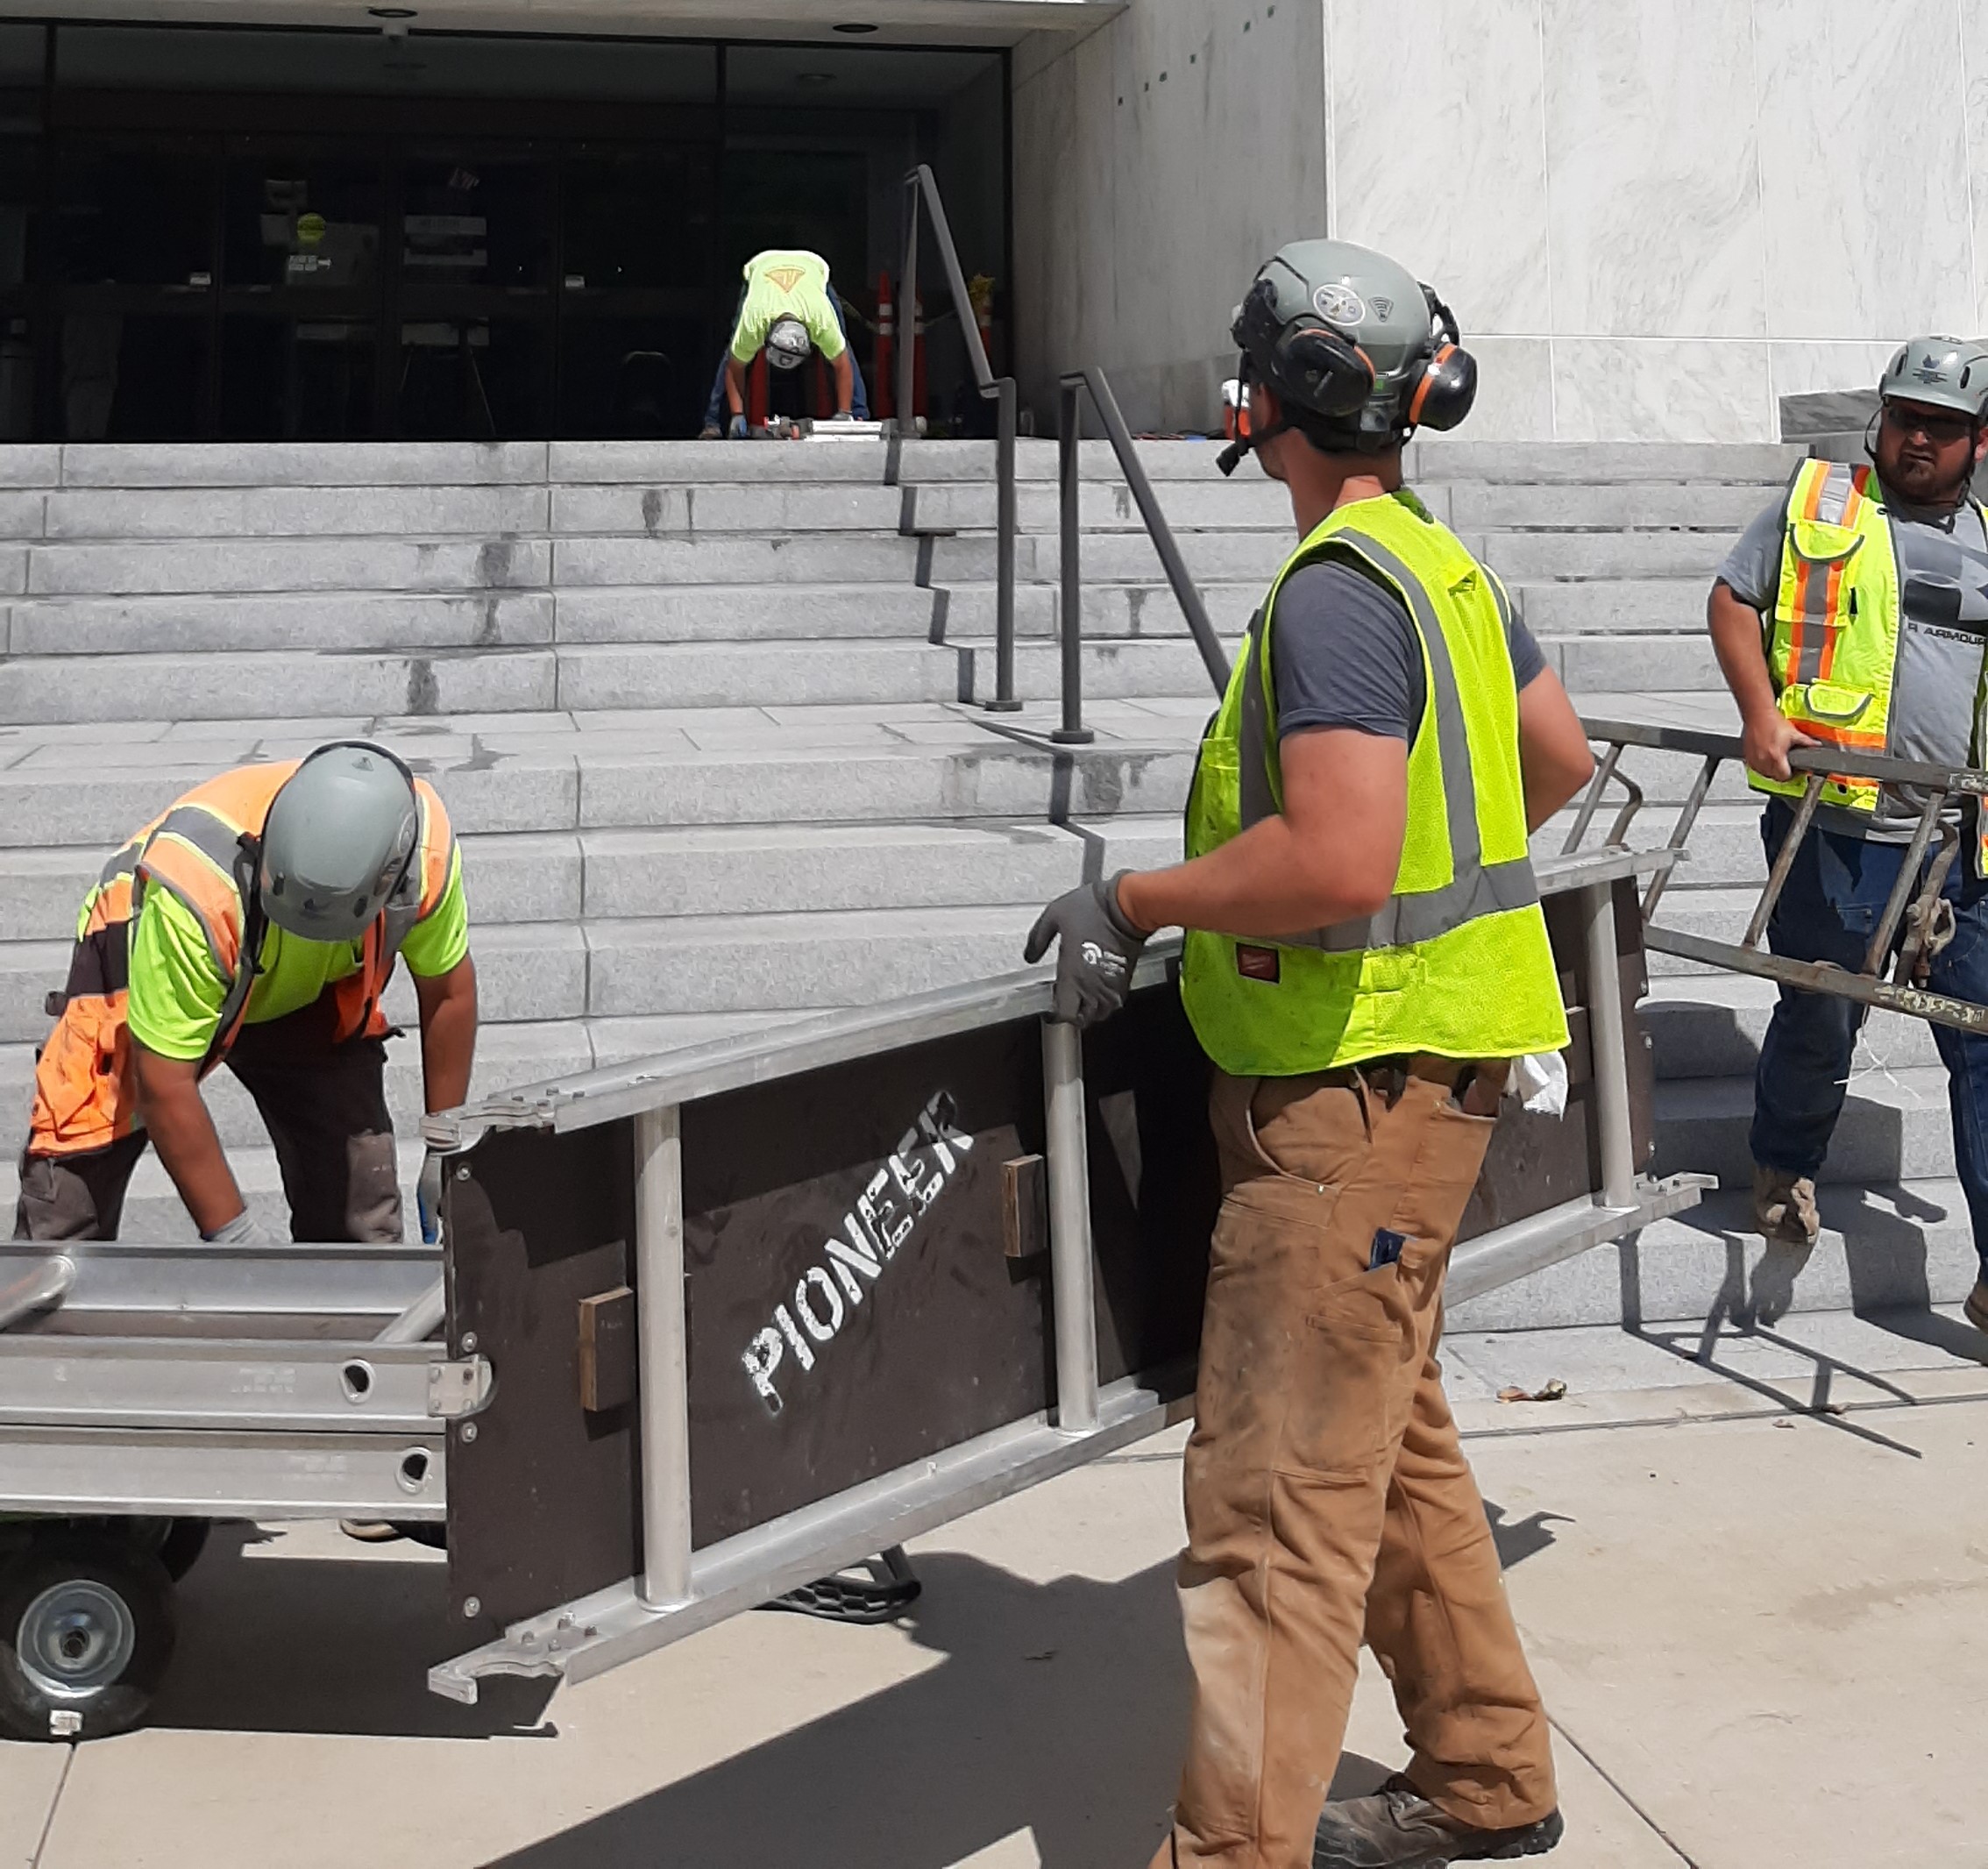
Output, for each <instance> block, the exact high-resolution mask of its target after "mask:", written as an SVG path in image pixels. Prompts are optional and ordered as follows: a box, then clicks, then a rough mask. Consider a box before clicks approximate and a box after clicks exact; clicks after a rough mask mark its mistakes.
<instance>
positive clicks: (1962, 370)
mask: <svg viewBox="0 0 1988 1869" xmlns="http://www.w3.org/2000/svg"><path fill="white" fill-rule="evenodd" d="M1878 399H1879V401H1881V402H1924V403H1926V404H1927V405H1928V407H1929V408H1933V409H1959V410H1960V411H1961V412H1962V413H1963V415H1967V416H1972V417H1973V418H1974V419H1975V420H1976V421H1977V422H1978V421H1980V420H1981V418H1982V415H1983V413H1984V410H1988V348H1984V347H1983V346H1982V345H1978V344H1976V343H1975V342H1974V341H1973V340H1972V339H1971V338H1913V339H1912V340H1911V342H1910V343H1908V344H1906V345H1905V346H1904V347H1903V348H1902V349H1901V350H1900V351H1899V353H1898V354H1897V355H1896V356H1895V357H1893V358H1892V360H1891V362H1890V363H1889V364H1887V365H1886V366H1885V373H1884V375H1883V376H1882V377H1880V378H1879V379H1878Z"/></svg>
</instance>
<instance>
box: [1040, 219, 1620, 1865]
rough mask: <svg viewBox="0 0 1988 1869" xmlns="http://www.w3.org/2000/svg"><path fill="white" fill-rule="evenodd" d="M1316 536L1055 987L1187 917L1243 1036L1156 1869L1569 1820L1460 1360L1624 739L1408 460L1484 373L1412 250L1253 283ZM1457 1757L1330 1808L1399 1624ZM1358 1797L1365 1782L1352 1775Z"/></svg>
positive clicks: (1322, 1857) (1404, 1670)
mask: <svg viewBox="0 0 1988 1869" xmlns="http://www.w3.org/2000/svg"><path fill="white" fill-rule="evenodd" d="M1233 335H1234V338H1235V341H1236V342H1237V343H1238V345H1240V347H1241V349H1242V352H1243V360H1242V374H1243V377H1244V380H1245V381H1246V385H1247V394H1248V399H1249V417H1250V420H1249V427H1248V430H1247V431H1246V436H1245V437H1244V438H1243V439H1242V440H1240V441H1239V442H1238V443H1237V444H1235V445H1234V446H1233V447H1232V450H1231V451H1230V454H1229V456H1227V457H1225V465H1232V461H1233V459H1234V458H1239V456H1240V455H1241V454H1242V453H1243V452H1245V451H1248V450H1252V449H1253V450H1254V451H1255V453H1256V455H1257V457H1258V458H1259V459H1260V461H1261V462H1262V463H1263V466H1264V469H1265V471H1266V472H1267V473H1268V474H1269V475H1270V476H1271V477H1272V478H1273V479H1274V480H1282V482H1283V483H1284V485H1285V486H1286V487H1287V488H1288V489H1289V494H1290V497H1291V508H1292V514H1293V517H1294V519H1295V521H1296V531H1297V540H1298V543H1297V544H1296V548H1295V550H1293V551H1292V552H1291V555H1290V557H1289V559H1288V560H1287V561H1286V563H1285V565H1284V567H1283V569H1282V571H1281V572H1279V573H1278V575H1277V578H1276V579H1275V581H1274V583H1273V584H1272V585H1271V587H1270V592H1269V595H1268V596H1267V599H1266V600H1265V602H1264V605H1263V608H1261V609H1260V611H1259V612H1258V613H1257V616H1256V619H1255V621H1254V622H1253V623H1252V625H1251V627H1250V630H1249V633H1248V635H1247V636H1246V639H1245V641H1244V643H1243V647H1242V650H1241V653H1240V655H1239V657H1238V658H1237V662H1236V666H1235V671H1234V673H1233V675H1232V678H1231V679H1230V683H1229V687H1228V692H1227V695H1226V698H1225V700H1224V701H1223V703H1222V707H1221V709H1220V711H1219V712H1218V714H1217V715H1216V716H1215V719H1214V721H1213V723H1212V724H1211V726H1210V728H1209V729H1208V731H1207V733H1206V735H1205V736H1204V737H1203V741H1202V743H1201V754H1200V759H1199V762H1198V764H1197V767H1196V773H1195V778H1194V783H1193V787H1192V789H1191V791H1190V792H1189V803H1188V816H1187V850H1188V860H1187V861H1186V862H1185V863H1182V864H1180V865H1178V866H1176V867H1175V868H1173V869H1170V870H1160V871H1148V872H1146V873H1144V874H1135V873H1132V872H1125V873H1123V874H1121V875H1119V876H1117V877H1115V878H1111V879H1110V880H1109V881H1105V882H1100V883H1096V884H1090V885H1085V886H1084V887H1083V888H1080V889H1076V890H1073V891H1071V892H1069V894H1068V895H1065V896H1062V897H1061V898H1059V899H1057V900H1056V901H1054V902H1053V903H1051V904H1050V905H1049V906H1048V908H1047V910H1045V912H1044V913H1043V915H1042V918H1041V920H1040V921H1039V922H1038V923H1037V924H1036V927H1035V929H1034V932H1033V934H1032V935H1031V936H1030V937H1029V942H1028V947H1027V950H1026V951H1027V955H1028V957H1029V958H1030V959H1031V960H1035V959H1040V956H1042V955H1043V954H1044V953H1045V952H1046V951H1047V948H1048V946H1049V943H1050V942H1051V941H1052V940H1054V941H1056V942H1058V952H1057V973H1056V986H1055V1001H1054V1005H1055V1011H1054V1016H1055V1017H1057V1018H1060V1019H1064V1020H1073V1021H1075V1022H1076V1023H1077V1024H1079V1025H1087V1024H1089V1023H1090V1022H1092V1021H1093V1020H1098V1019H1102V1018H1104V1017H1105V1016H1106V1015H1108V1014H1109V1013H1112V1012H1115V1011H1116V1010H1117V1009H1118V1006H1120V1005H1121V1004H1122V1003H1123V1001H1124V999H1125V993H1126V990H1127V987H1128V985H1129V983H1130V981H1131V979H1132V972H1133V970H1134V968H1135V966H1136V964H1137V963H1138V960H1139V956H1140V949H1141V947H1142V945H1143V944H1144V942H1146V940H1147V937H1148V936H1149V935H1152V934H1153V933H1154V930H1156V929H1159V928H1162V927H1176V926H1177V927H1184V928H1185V929H1187V930H1188V935H1187V945H1186V949H1185V954H1184V956H1183V959H1182V969H1181V994H1182V999H1183V1000H1184V1002H1185V1005H1186V1010H1187V1013H1188V1017H1189V1020H1190V1022H1191V1023H1192V1025H1193V1027H1194V1029H1195V1032H1196V1035H1197V1037H1198V1038H1199V1039H1200V1041H1201V1045H1202V1048H1203V1050H1204V1051H1206V1053H1207V1054H1208V1055H1209V1057H1210V1058H1211V1060H1212V1061H1213V1062H1214V1065H1215V1073H1214V1081H1213V1088H1212V1094H1211V1105H1210V1116H1211V1122H1212V1124H1213V1127H1214V1131H1215V1138H1216V1142H1217V1145H1218V1150H1219V1153H1220V1157H1221V1162H1222V1181H1223V1187H1224V1190H1225V1197H1224V1199H1223V1203H1222V1208H1221V1214H1220V1218H1219V1219H1218V1221H1217V1224H1216V1227H1215V1234H1214V1240H1213V1243H1212V1246H1211V1259H1210V1266H1209V1276H1208V1292H1207V1299H1206V1311H1205V1314H1204V1318H1203V1330H1202V1340H1201V1368H1200V1377H1199V1382H1198V1385H1197V1388H1196V1396H1195V1413H1196V1425H1195V1431H1194V1437H1193V1439H1191V1440H1190V1441H1189V1445H1188V1451H1187V1459H1186V1471H1185V1489H1186V1505H1187V1523H1188V1546H1187V1550H1186V1552H1185V1553H1183V1555H1182V1559H1181V1564H1180V1574H1179V1582H1180V1596H1181V1608H1182V1621H1183V1622H1184V1624H1185V1625H1186V1635H1187V1648H1188V1657H1189V1661H1190V1663H1191V1664H1192V1666H1193V1670H1194V1689H1195V1691H1194V1707H1193V1714H1192V1720H1191V1725H1190V1733H1189V1748H1188V1758H1187V1765H1186V1769H1185V1772H1184V1773H1183V1775H1182V1781H1181V1787H1180V1794H1179V1798H1178V1801H1177V1803H1176V1805H1175V1816H1174V1826H1173V1830H1172V1832H1171V1834H1170V1835H1169V1837H1168V1840H1167V1841H1166V1842H1165V1843H1164V1844H1161V1849H1160V1851H1159V1854H1158V1856H1157V1857H1156V1858H1154V1864H1155V1869H1200V1865H1222V1869H1310V1865H1314V1864H1316V1865H1319V1869H1354V1865H1360V1869H1398V1865H1429V1864H1435V1863H1449V1862H1452V1861H1454V1862H1466V1861H1478V1860H1482V1859H1486V1858H1506V1857H1515V1856H1520V1855H1534V1854H1537V1853H1539V1852H1541V1851H1545V1850H1548V1849H1551V1847H1552V1846H1553V1844H1555V1843H1557V1842H1558V1839H1559V1837H1560V1834H1561V1822H1560V1816H1559V1813H1558V1804H1557V1798H1556V1793H1555V1788H1554V1776H1553V1760H1552V1752H1551V1741H1550V1735H1549V1730H1548V1726H1547V1720H1546V1715H1545V1713H1544V1710H1543V1709H1542V1708H1541V1706H1540V1702H1539V1695H1538V1693H1537V1689H1536V1688H1535V1687H1534V1685H1533V1681H1532V1676H1531V1673H1530V1670H1529V1669H1528V1667H1527V1666H1526V1660H1525V1656H1524V1654H1523V1652H1522V1651H1521V1649H1520V1646H1519V1639H1518V1632H1517V1631H1516V1628H1515V1627H1514V1625H1513V1622H1512V1617H1511V1612H1510V1610H1509V1608H1508V1607H1507V1605H1506V1602H1505V1595H1504V1587H1503V1581H1502V1576H1501V1574H1500V1569H1499V1563H1498V1553H1497V1550H1496V1547H1495V1546H1494V1545H1493V1543H1492V1539H1491V1531H1490V1527H1489V1524H1488V1523H1487V1520H1486V1517H1485V1512H1484V1505H1483V1502H1482V1500H1481V1499H1480V1497H1479V1495H1478V1491H1477V1487H1476V1482H1474V1481H1473V1478H1472V1476H1471V1471H1470V1467H1469V1466H1468V1464H1467V1463H1466V1460H1465V1459H1464V1456H1463V1450H1462V1447H1461V1446H1460V1444H1459V1439H1458V1435H1457V1429H1456V1424H1455V1422H1454V1420H1453V1419H1452V1416H1451V1412H1450V1408H1449V1404H1448V1402H1447V1401H1446V1400H1445V1396H1444V1393H1443V1386H1442V1380H1441V1371H1440V1369H1439V1368H1438V1364H1437V1361H1436V1345H1437V1339H1438V1334H1439V1332H1440V1328H1441V1317H1442V1300H1443V1284H1444V1276H1445V1270H1446V1268H1447V1266H1448V1262H1449V1255H1450V1248H1451V1245H1452V1241H1453V1240H1454V1239H1455V1236H1456V1232H1457V1227H1458V1225H1459V1221H1460V1220H1461V1219H1462V1216H1463V1212H1464V1207H1465V1204H1466V1202H1467V1201H1468V1200H1469V1198H1470V1193H1471V1190H1472V1188H1473V1186H1474V1185H1475V1183H1476V1181H1477V1177H1478V1171H1479V1169H1480V1165H1481V1164H1482V1162H1483V1159H1484V1153H1485V1148H1486V1145H1487V1142H1488V1141H1489V1140H1490V1135H1491V1131H1492V1129H1493V1127H1494V1125H1495V1112H1497V1109H1498V1107H1499V1102H1500V1098H1501V1097H1502V1095H1503V1093H1504V1091H1505V1089H1506V1085H1507V1083H1508V1080H1509V1077H1510V1076H1511V1067H1512V1063H1513V1061H1514V1060H1516V1059H1517V1058H1519V1057H1522V1056H1524V1055H1528V1054H1532V1053H1537V1052H1543V1051H1556V1050H1558V1049H1561V1048H1564V1047H1565V1046H1566V1043H1567V1024H1566V1012H1565V1010H1564V1009H1563V1007H1562V1005H1561V1001H1560V991H1559V981H1558V972H1557V970H1556V967H1555V963H1554V959H1553V954H1552V949H1551V946H1550V945H1549V943H1548V941H1547V935H1546V922H1545V917H1544V913H1542V911H1541V909H1540V906H1539V893H1538V888H1537V884H1536V882H1535V879H1534V877H1533V873H1532V865H1531V863H1530V858H1529V856H1528V854H1527V850H1528V844H1527V838H1528V831H1529V828H1530V827H1532V826H1537V825H1538V824H1541V823H1543V822H1544V821H1545V820H1546V819H1547V818H1549V817H1550V816H1551V814H1553V813H1554V812H1555V811H1557V810H1558V808H1559V807H1560V806H1561V805H1562V804H1563V803H1565V802H1566V799H1569V798H1571V797H1572V796H1573V794H1574V792H1576V791H1578V790H1579V788H1580V785H1582V784H1583V783H1584V782H1585V781H1586V779H1587V777H1588V775H1589V773H1590V771H1592V768H1593V764H1594V762H1593V759H1592V757H1591V756H1590V754H1589V752H1588V748H1587V737H1586V736H1585V735H1584V734H1583V732H1582V730H1581V726H1580V721H1579V719H1578V718H1577V717H1576V715H1575V714H1574V711H1573V707H1572V705H1571V704H1570V703H1569V701H1568V700H1567V697H1566V693H1565V692H1564V691H1563V690H1562V688H1561V686H1560V684H1559V682H1558V680H1557V679H1555V677H1554V676H1553V675H1552V673H1551V672H1550V671H1549V670H1547V668H1546V667H1545V665H1544V661H1543V659H1542V657H1541V656H1540V653H1539V650H1538V647H1537V644H1536V643H1534V642H1533V640H1532V638H1531V636H1530V635H1529V634H1528V633H1527V631H1526V629H1525V628H1524V625H1523V622H1520V621H1519V620H1518V619H1517V618H1516V616H1515V615H1513V612H1512V609H1511V606H1510V604H1509V601H1508V600H1507V598H1506V595H1505V593H1504V590H1503V588H1502V586H1501V585H1500V584H1499V582H1498V580H1497V579H1496V578H1495V577H1494V576H1493V575H1492V573H1491V572H1489V571H1488V570H1487V569H1486V567H1485V566H1483V565H1480V564H1478V563H1477V562H1476V561H1475V560H1473V558H1472V557H1471V556H1470V554H1469V552H1468V551H1466V550H1465V548H1464V546H1463V545H1462V544H1461V543H1459V540H1458V539H1457V537H1456V536H1455V535H1454V534H1453V533H1452V532H1451V531H1450V530H1449V529H1447V528H1446V527H1445V526H1444V525H1442V524H1441V523H1440V522H1438V521H1437V520H1436V519H1434V518H1433V517H1431V515H1430V513H1429V511H1428V509H1427V508H1425V507H1424V506H1423V505H1422V503H1421V502H1420V501H1418V500H1416V497H1415V495H1414V494H1412V493H1410V492H1409V490H1408V489H1407V488H1406V487H1404V486H1403V485H1402V444H1403V443H1404V442H1405V441H1406V440H1407V438H1408V437H1409V435H1410V434H1411V433H1412V432H1413V430H1415V429H1416V427H1417V426H1418V425H1420V426H1423V427H1429V428H1435V429H1449V428H1453V427H1454V426H1455V425H1456V424H1457V423H1459V422H1460V421H1462V420H1463V418H1464V416H1466V414H1467V413H1468V411H1469V409H1470V407H1471V403H1472V401H1473V397H1474V395H1475V393H1476V380H1477V373H1476V366H1475V364H1474V363H1473V361H1472V359H1470V357H1469V356H1468V354H1467V353H1466V352H1464V351H1463V350H1462V349H1461V348H1460V345H1459V339H1458V336H1457V330H1456V325H1455V323H1454V321H1453V320H1452V318H1451V316H1450V315H1449V312H1448V310H1447V309H1446V308H1445V306H1443V304H1442V303H1441V302H1440V301H1439V300H1438V298H1437V297H1436V295H1434V293H1432V292H1430V291H1428V290H1427V288H1424V287H1423V286H1421V285H1419V284H1418V283H1417V282H1416V279H1415V276H1414V275H1413V274H1410V273H1409V272H1407V271H1405V270H1404V269H1403V268H1402V266H1398V265H1396V264H1395V262H1394V261H1393V260H1391V259H1387V258H1385V257H1384V256H1382V255H1381V254H1379V253H1375V252H1368V251H1367V250H1366V249H1365V248H1362V247H1358V246H1353V245H1347V244H1345V242H1342V241H1337V240H1308V241H1303V242H1300V243H1298V244H1296V245H1291V246H1287V247H1285V248H1284V249H1283V250H1282V252H1279V253H1278V254H1277V255H1276V256H1275V258H1274V259H1272V260H1271V261H1270V262H1269V264H1268V265H1267V266H1265V267H1264V268H1263V269H1262V271H1261V272H1260V274H1258V275H1257V278H1256V281H1255V282H1254V284H1253V286H1252V287H1251V288H1250V291H1249V294H1248V295H1247V297H1246V299H1245V300H1244V302H1243V303H1242V305H1241V307H1240V308H1239V310H1238V312H1237V314H1236V319H1235V325H1234V331H1233ZM1363 1637H1364V1639H1365V1640H1366V1641H1367V1643H1368V1644H1369V1645H1371V1646H1372V1647H1373V1649H1374V1652H1375V1653H1376V1654H1377V1655H1379V1657H1380V1658H1381V1665H1382V1666H1383V1667H1384V1668H1385V1669H1386V1670H1387V1673H1388V1677H1389V1679H1390V1680H1391V1681H1393V1683H1394V1688H1395V1699H1396V1702H1397V1703H1398V1705H1399V1706H1400V1709H1401V1713H1402V1720H1403V1722H1404V1723H1405V1725H1406V1727H1407V1730H1408V1736H1409V1741H1410V1743H1411V1744H1412V1745H1413V1746H1414V1748H1415V1757H1414V1759H1413V1761H1412V1763H1411V1764H1410V1765H1409V1769H1408V1771H1407V1773H1405V1774H1403V1775H1402V1776H1399V1777H1397V1778H1395V1779H1393V1780H1389V1782H1388V1784H1386V1785H1385V1786H1383V1787H1381V1791H1380V1792H1379V1793H1378V1794H1375V1795H1374V1796H1371V1797H1365V1798H1355V1799H1351V1800H1342V1801H1335V1802H1332V1803H1330V1804H1326V1803H1325V1798H1326V1794H1327V1791H1328V1788H1329V1787H1330V1786H1331V1780H1332V1775H1333V1773H1334V1770H1335V1768H1336V1767H1337V1766H1338V1759H1339V1748H1340V1745H1341V1742H1342V1740H1343V1739H1344V1737H1345V1724H1346V1717H1347V1712H1348V1709H1349V1707H1350V1705H1351V1702H1352V1699H1353V1684H1354V1681H1355V1678H1356V1676H1357V1674H1358V1659H1359V1652H1360V1643H1361V1640H1362V1638H1363ZM1322 1805H1324V1810H1323V1813H1322V1812H1321V1806H1322Z"/></svg>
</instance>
